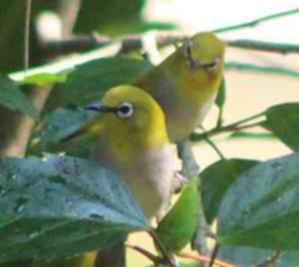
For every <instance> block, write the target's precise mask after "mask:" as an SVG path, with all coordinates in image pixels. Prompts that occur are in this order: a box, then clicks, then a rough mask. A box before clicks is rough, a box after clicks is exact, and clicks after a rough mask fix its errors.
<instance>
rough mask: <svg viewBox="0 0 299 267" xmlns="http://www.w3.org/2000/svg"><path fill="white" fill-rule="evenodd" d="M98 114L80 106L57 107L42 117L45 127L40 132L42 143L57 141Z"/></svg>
mask: <svg viewBox="0 0 299 267" xmlns="http://www.w3.org/2000/svg"><path fill="white" fill-rule="evenodd" d="M96 116H98V114H97V113H96V112H92V111H87V110H83V109H81V108H76V107H73V108H71V107H69V108H67V107H66V108H58V109H55V110H54V111H53V112H50V113H49V114H48V115H47V116H46V117H45V119H44V121H43V124H44V125H45V128H44V129H43V131H42V134H41V142H42V144H43V145H47V144H53V143H58V142H59V141H61V140H63V139H65V138H67V137H69V136H71V135H72V134H74V133H76V132H77V131H79V130H80V129H82V128H83V127H84V126H85V125H87V124H88V123H89V122H90V121H92V120H94V119H95V117H96Z"/></svg>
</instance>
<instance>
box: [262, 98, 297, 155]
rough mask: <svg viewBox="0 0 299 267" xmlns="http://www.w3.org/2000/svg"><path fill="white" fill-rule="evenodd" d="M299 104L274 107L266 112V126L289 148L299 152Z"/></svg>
mask: <svg viewBox="0 0 299 267" xmlns="http://www.w3.org/2000/svg"><path fill="white" fill-rule="evenodd" d="M298 114H299V103H287V104H281V105H277V106H273V107H271V108H269V109H268V110H267V111H266V117H267V121H266V123H265V124H264V126H265V127H266V128H267V129H268V130H270V131H272V132H273V133H274V134H275V135H276V136H277V137H278V138H279V139H280V140H281V141H282V142H284V143H285V144H286V145H287V146H288V147H289V148H291V149H293V150H295V151H298V150H299V116H298Z"/></svg>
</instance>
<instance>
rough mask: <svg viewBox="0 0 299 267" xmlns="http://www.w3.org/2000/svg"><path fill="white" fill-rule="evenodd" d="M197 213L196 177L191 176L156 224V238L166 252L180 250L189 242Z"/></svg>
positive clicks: (193, 230) (194, 227)
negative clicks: (173, 202) (171, 205)
mask: <svg viewBox="0 0 299 267" xmlns="http://www.w3.org/2000/svg"><path fill="white" fill-rule="evenodd" d="M197 215H198V190H197V178H193V179H192V180H191V181H190V183H189V184H188V185H187V186H186V187H185V188H184V190H183V192H182V195H181V196H180V198H179V200H178V201H177V202H176V203H175V205H174V206H173V208H172V209H171V210H170V211H169V212H168V214H167V215H166V216H165V217H164V218H163V219H162V221H161V222H160V223H159V225H158V228H157V235H158V238H159V239H160V241H161V242H162V244H163V245H164V247H165V249H166V250H167V251H168V252H177V251H180V250H181V249H182V248H183V247H184V246H185V245H187V243H189V242H190V240H191V239H192V237H193V234H194V232H195V229H196V224H197Z"/></svg>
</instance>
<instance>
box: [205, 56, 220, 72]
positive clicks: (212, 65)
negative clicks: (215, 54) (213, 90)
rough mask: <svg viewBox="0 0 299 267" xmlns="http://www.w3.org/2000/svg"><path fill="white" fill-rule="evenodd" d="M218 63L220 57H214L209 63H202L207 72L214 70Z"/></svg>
mask: <svg viewBox="0 0 299 267" xmlns="http://www.w3.org/2000/svg"><path fill="white" fill-rule="evenodd" d="M219 63H220V59H219V58H216V59H215V60H214V61H212V62H211V63H207V64H205V65H203V68H204V69H205V70H206V71H207V72H213V71H215V70H216V69H217V68H218V66H219Z"/></svg>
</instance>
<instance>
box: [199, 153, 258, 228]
mask: <svg viewBox="0 0 299 267" xmlns="http://www.w3.org/2000/svg"><path fill="white" fill-rule="evenodd" d="M257 163H258V161H255V160H245V159H229V160H227V159H224V160H220V161H218V162H216V163H214V164H212V165H210V166H209V167H207V168H206V169H204V171H202V172H201V174H200V177H201V188H202V202H203V207H204V211H205V215H206V219H207V221H208V223H212V222H213V220H214V219H215V217H216V216H217V213H218V209H219V206H220V204H221V201H222V198H223V197H224V195H225V193H226V191H227V190H228V189H229V187H230V186H231V185H232V184H233V183H234V181H235V180H236V179H237V178H238V177H239V176H240V175H241V174H242V173H243V172H244V171H246V170H248V169H250V168H252V167H253V166H255V165H256V164H257Z"/></svg>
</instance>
